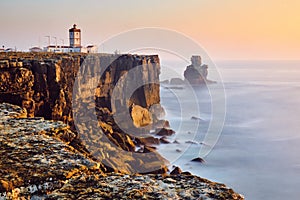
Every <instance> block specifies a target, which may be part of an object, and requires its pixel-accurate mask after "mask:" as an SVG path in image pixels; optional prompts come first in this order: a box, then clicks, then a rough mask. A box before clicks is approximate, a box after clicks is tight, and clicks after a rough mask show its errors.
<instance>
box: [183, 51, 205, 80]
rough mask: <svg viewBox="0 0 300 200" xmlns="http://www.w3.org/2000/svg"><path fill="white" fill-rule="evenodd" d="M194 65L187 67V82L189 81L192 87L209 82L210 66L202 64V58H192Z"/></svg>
mask: <svg viewBox="0 0 300 200" xmlns="http://www.w3.org/2000/svg"><path fill="white" fill-rule="evenodd" d="M191 62H192V64H191V65H189V66H187V67H186V70H185V71H184V78H185V81H188V82H189V83H190V84H192V85H198V84H204V83H206V82H207V81H208V80H207V75H208V71H207V68H208V66H207V65H205V64H202V59H201V56H192V57H191Z"/></svg>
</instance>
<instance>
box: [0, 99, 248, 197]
mask: <svg viewBox="0 0 300 200" xmlns="http://www.w3.org/2000/svg"><path fill="white" fill-rule="evenodd" d="M26 115H27V113H26V110H25V109H22V108H20V107H18V106H14V105H11V104H7V103H4V104H0V130H1V131H0V143H1V145H0V154H1V160H0V166H1V168H0V199H21V198H24V199H28V198H30V197H39V198H44V199H116V198H118V199H142V198H144V199H224V200H225V199H243V197H242V196H241V195H239V194H237V193H235V192H234V191H233V190H232V189H230V188H228V187H226V186H225V185H223V184H219V183H214V182H211V181H208V180H206V179H202V178H199V177H196V176H193V175H190V174H189V173H181V174H180V173H179V174H177V175H139V174H134V175H129V174H125V173H104V171H105V170H106V169H105V167H104V166H103V165H102V164H101V163H98V162H95V161H93V160H91V159H90V158H88V157H86V156H85V155H84V154H82V153H80V152H79V151H77V150H76V149H74V148H73V147H71V146H70V145H69V144H68V141H69V139H68V138H70V137H71V138H72V137H73V136H74V133H73V132H72V131H71V130H70V129H69V127H68V126H67V125H65V124H63V123H62V122H57V121H48V120H44V119H43V118H24V117H26Z"/></svg>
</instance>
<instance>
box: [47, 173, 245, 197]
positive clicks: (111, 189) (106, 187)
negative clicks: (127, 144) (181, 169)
mask: <svg viewBox="0 0 300 200" xmlns="http://www.w3.org/2000/svg"><path fill="white" fill-rule="evenodd" d="M46 199H52V200H58V199H219V200H233V199H236V200H241V199H244V198H243V197H242V196H241V195H239V194H237V193H235V192H234V191H233V190H232V189H229V188H227V187H226V186H225V185H223V184H219V183H214V182H211V181H208V180H206V179H202V178H199V177H196V176H192V175H181V174H179V175H172V176H154V175H143V176H142V175H124V174H118V173H112V174H108V175H107V176H102V175H98V174H89V175H86V174H82V175H78V176H74V177H73V178H71V179H70V180H69V181H68V184H65V185H64V186H63V187H62V188H60V189H57V190H55V191H53V192H52V193H51V194H49V195H47V197H46Z"/></svg>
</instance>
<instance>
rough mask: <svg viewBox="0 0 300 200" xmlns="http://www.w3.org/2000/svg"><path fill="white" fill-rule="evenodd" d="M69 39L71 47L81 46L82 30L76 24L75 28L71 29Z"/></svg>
mask: <svg viewBox="0 0 300 200" xmlns="http://www.w3.org/2000/svg"><path fill="white" fill-rule="evenodd" d="M69 39H70V47H71V48H76V47H77V48H78V47H79V48H80V47H81V31H80V29H78V28H76V24H74V25H73V28H70V29H69Z"/></svg>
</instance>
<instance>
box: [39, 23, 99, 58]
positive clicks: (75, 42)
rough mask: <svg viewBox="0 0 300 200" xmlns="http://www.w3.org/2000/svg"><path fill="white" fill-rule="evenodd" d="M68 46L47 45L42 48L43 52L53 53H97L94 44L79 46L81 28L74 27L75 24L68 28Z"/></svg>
mask: <svg viewBox="0 0 300 200" xmlns="http://www.w3.org/2000/svg"><path fill="white" fill-rule="evenodd" d="M69 42H70V45H69V46H63V45H49V46H47V47H45V48H44V51H45V52H55V53H71V52H74V53H97V52H98V48H97V46H96V45H89V46H87V47H83V46H81V30H80V29H79V28H76V24H74V25H73V28H70V29H69Z"/></svg>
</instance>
